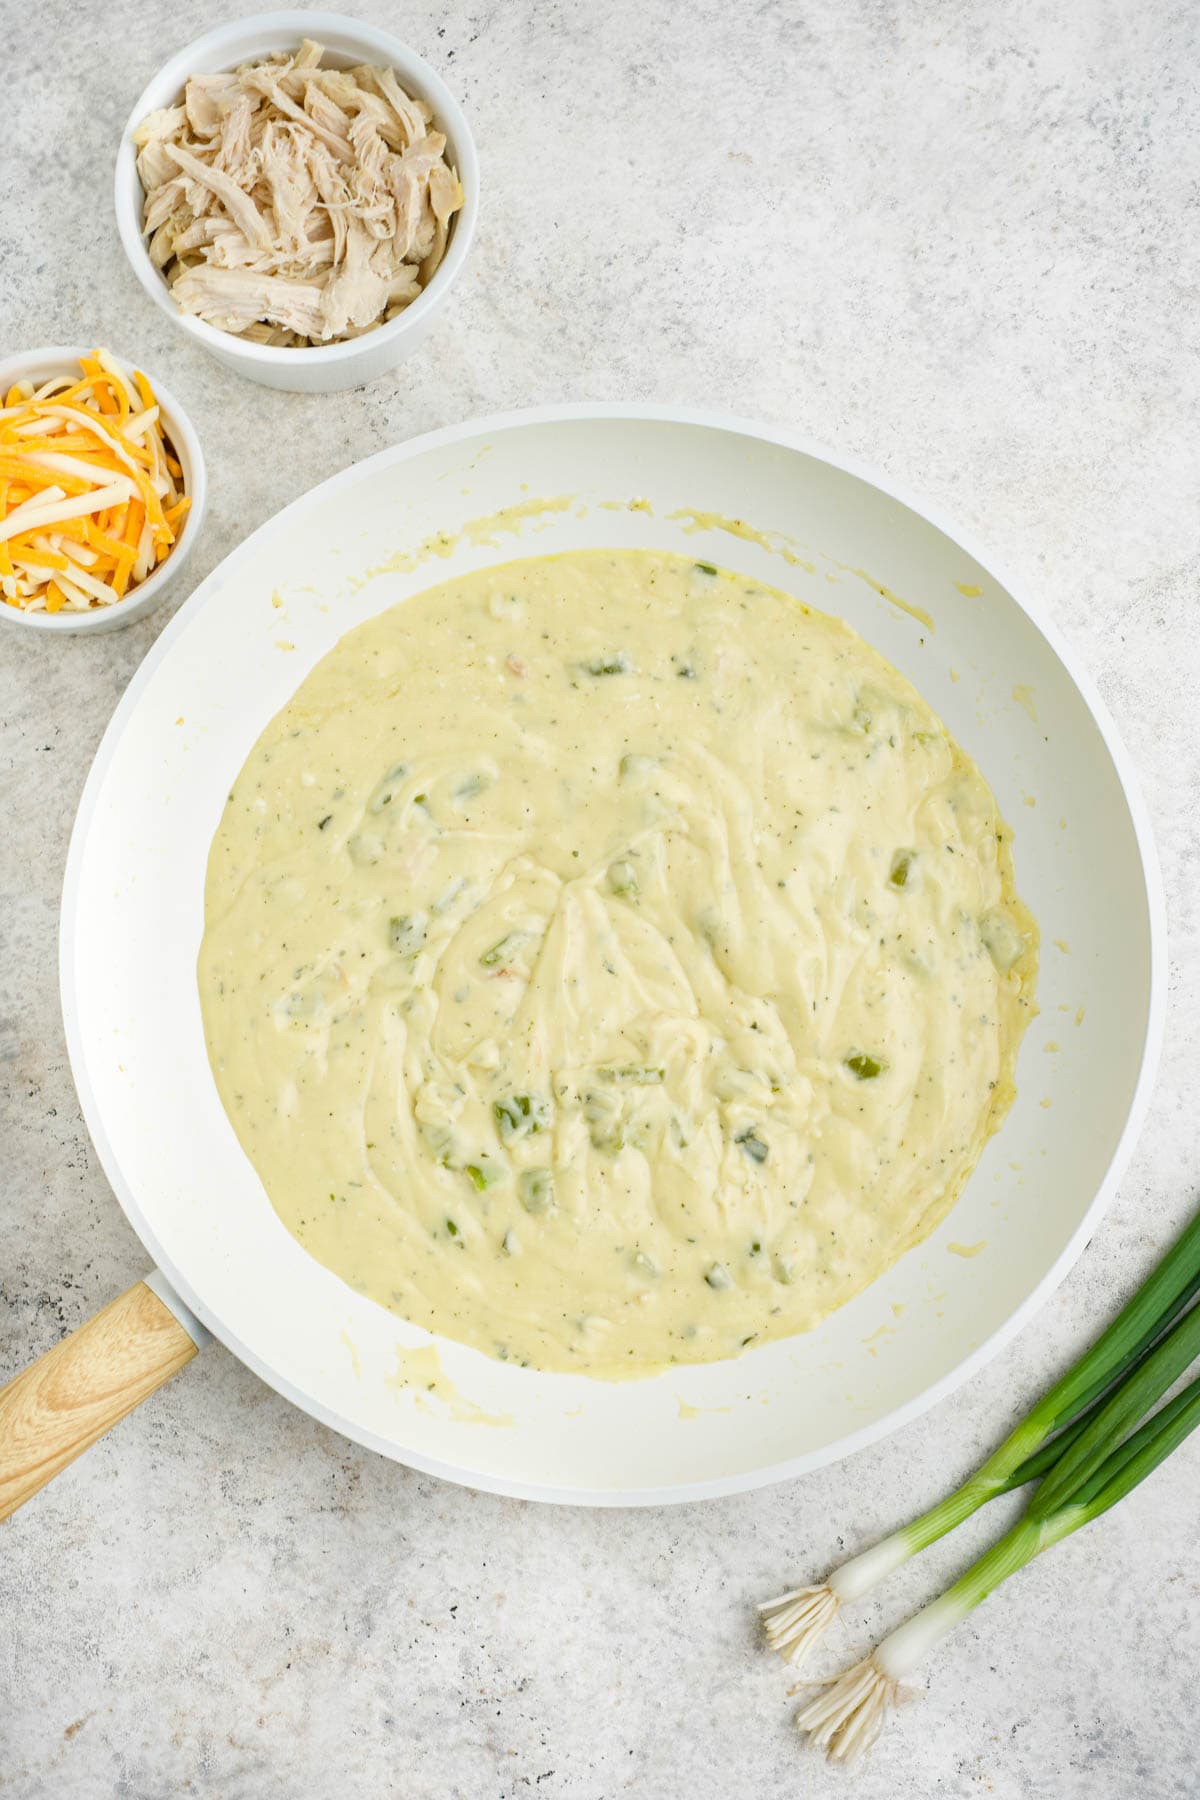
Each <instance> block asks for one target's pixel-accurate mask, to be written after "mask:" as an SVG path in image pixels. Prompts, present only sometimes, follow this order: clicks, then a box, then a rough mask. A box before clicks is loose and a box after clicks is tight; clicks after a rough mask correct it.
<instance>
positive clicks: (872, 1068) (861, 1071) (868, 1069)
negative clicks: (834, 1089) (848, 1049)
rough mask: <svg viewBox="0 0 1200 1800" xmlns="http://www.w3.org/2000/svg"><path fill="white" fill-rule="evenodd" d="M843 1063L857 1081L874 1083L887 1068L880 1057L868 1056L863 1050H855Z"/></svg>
mask: <svg viewBox="0 0 1200 1800" xmlns="http://www.w3.org/2000/svg"><path fill="white" fill-rule="evenodd" d="M845 1061H846V1067H847V1068H848V1069H849V1071H850V1073H851V1074H852V1075H855V1076H857V1077H858V1079H859V1081H874V1079H875V1077H876V1076H877V1075H882V1074H883V1071H884V1070H885V1069H886V1068H887V1063H886V1062H885V1061H884V1060H883V1058H882V1057H878V1056H868V1055H867V1053H866V1051H865V1050H855V1051H854V1052H853V1053H852V1054H851V1055H850V1056H848V1057H846V1059H845Z"/></svg>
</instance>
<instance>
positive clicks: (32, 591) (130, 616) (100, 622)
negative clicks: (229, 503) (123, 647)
mask: <svg viewBox="0 0 1200 1800" xmlns="http://www.w3.org/2000/svg"><path fill="white" fill-rule="evenodd" d="M206 492H207V482H206V479H205V471H204V457H203V453H202V452H201V449H200V441H199V439H198V438H197V436H196V433H195V431H194V430H193V429H192V426H191V424H190V422H189V420H188V418H187V415H186V414H185V413H184V411H183V409H182V408H181V407H180V405H179V403H178V401H177V400H175V399H174V398H173V397H172V395H171V394H169V393H168V392H167V390H166V389H165V388H164V387H163V386H162V385H161V384H160V383H159V382H157V381H155V380H153V379H151V377H149V376H148V375H146V374H145V373H144V372H143V371H142V370H141V369H136V368H133V367H131V366H130V365H129V364H127V363H125V362H123V361H121V360H120V359H119V358H117V357H116V356H114V355H113V354H112V352H111V351H109V350H104V349H78V348H72V347H67V348H63V347H57V346H56V347H53V348H50V349H46V350H32V351H26V352H25V353H24V354H21V355H17V356H11V357H8V358H6V359H5V360H3V361H0V623H8V624H12V625H27V626H32V627H34V628H35V629H41V630H46V631H112V630H116V629H119V627H121V626H122V625H129V624H132V622H133V621H134V619H137V618H142V617H144V615H145V614H146V613H147V612H148V611H149V610H150V608H151V607H153V606H155V605H157V604H158V602H159V601H160V600H161V599H162V598H163V596H164V595H165V593H166V591H167V588H168V586H169V584H170V583H171V582H172V581H173V579H174V578H175V576H176V575H178V573H179V571H180V569H181V567H182V565H183V563H184V561H185V560H186V558H187V556H188V555H189V554H190V552H191V549H192V546H193V544H194V543H195V541H196V538H197V536H198V535H199V530H200V523H201V519H202V516H203V513H204V505H205V498H206Z"/></svg>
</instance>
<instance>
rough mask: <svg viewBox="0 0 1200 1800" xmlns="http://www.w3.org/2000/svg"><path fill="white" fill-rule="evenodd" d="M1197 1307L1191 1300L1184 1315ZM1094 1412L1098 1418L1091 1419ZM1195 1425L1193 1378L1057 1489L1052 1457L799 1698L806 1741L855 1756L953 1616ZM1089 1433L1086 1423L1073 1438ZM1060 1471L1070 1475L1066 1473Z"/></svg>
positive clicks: (1112, 1495) (1113, 1497) (1079, 1522)
mask: <svg viewBox="0 0 1200 1800" xmlns="http://www.w3.org/2000/svg"><path fill="white" fill-rule="evenodd" d="M1195 1316H1196V1315H1195V1309H1194V1310H1193V1312H1192V1313H1191V1314H1189V1319H1190V1318H1193V1317H1195ZM1186 1323H1187V1321H1185V1324H1186ZM1181 1329H1182V1328H1181ZM1173 1335H1174V1334H1173ZM1150 1360H1153V1359H1150ZM1168 1360H1169V1359H1168ZM1147 1366H1149V1365H1148V1364H1147ZM1137 1382H1138V1377H1137V1376H1134V1377H1131V1379H1130V1381H1129V1382H1127V1383H1125V1384H1124V1385H1125V1386H1126V1387H1134V1386H1136V1384H1137ZM1160 1391H1161V1390H1160ZM1121 1392H1123V1389H1122V1390H1121V1391H1120V1392H1118V1394H1117V1396H1116V1398H1115V1399H1114V1401H1113V1402H1112V1405H1113V1407H1115V1406H1116V1403H1117V1401H1119V1400H1120V1398H1121ZM1128 1404H1133V1402H1132V1401H1130V1402H1128ZM1114 1416H1115V1415H1114ZM1100 1422H1101V1421H1100V1419H1097V1421H1096V1423H1097V1425H1098V1424H1100ZM1198 1425H1200V1378H1198V1379H1197V1380H1195V1381H1193V1382H1191V1383H1189V1385H1188V1386H1187V1387H1186V1388H1184V1389H1183V1390H1182V1392H1181V1393H1179V1394H1177V1395H1176V1396H1175V1398H1174V1399H1173V1400H1171V1401H1169V1402H1168V1404H1167V1405H1166V1406H1164V1407H1162V1408H1161V1409H1160V1411H1158V1412H1156V1413H1155V1414H1154V1415H1153V1417H1151V1418H1149V1419H1147V1420H1146V1422H1145V1423H1144V1424H1143V1425H1142V1426H1140V1427H1139V1429H1138V1430H1137V1431H1135V1432H1134V1433H1133V1434H1132V1435H1131V1436H1130V1437H1129V1438H1127V1439H1126V1440H1125V1441H1124V1442H1121V1441H1119V1439H1117V1440H1114V1439H1110V1440H1109V1443H1110V1444H1112V1443H1113V1442H1115V1443H1116V1448H1115V1449H1110V1451H1109V1453H1108V1454H1107V1455H1106V1456H1102V1457H1101V1458H1100V1459H1099V1461H1098V1462H1097V1464H1096V1466H1095V1468H1094V1469H1093V1471H1092V1473H1091V1475H1090V1477H1088V1478H1087V1479H1086V1480H1084V1481H1083V1482H1082V1483H1081V1484H1080V1485H1078V1486H1076V1487H1074V1488H1073V1489H1071V1491H1069V1492H1068V1493H1067V1495H1066V1497H1065V1498H1063V1497H1062V1494H1061V1492H1060V1490H1059V1485H1058V1484H1057V1483H1055V1476H1056V1475H1057V1474H1058V1472H1059V1468H1060V1466H1061V1465H1058V1464H1056V1465H1055V1468H1054V1469H1053V1470H1052V1471H1051V1474H1050V1475H1049V1476H1047V1478H1046V1480H1045V1481H1043V1482H1042V1484H1041V1486H1040V1487H1039V1488H1037V1489H1036V1490H1035V1492H1034V1495H1033V1498H1032V1499H1031V1501H1030V1502H1029V1505H1028V1506H1027V1507H1026V1509H1025V1512H1024V1514H1023V1516H1022V1517H1021V1518H1020V1519H1018V1521H1017V1523H1016V1524H1015V1525H1014V1526H1013V1527H1012V1528H1011V1529H1010V1530H1009V1531H1006V1532H1005V1534H1004V1536H1003V1537H1002V1538H1000V1540H999V1541H998V1542H997V1543H995V1544H993V1545H992V1547H991V1549H990V1550H986V1551H985V1552H984V1554H983V1555H982V1556H981V1557H980V1558H979V1559H978V1561H976V1562H974V1563H972V1565H971V1567H970V1568H969V1569H968V1570H967V1571H966V1573H965V1574H964V1575H960V1576H959V1578H958V1580H957V1581H956V1582H955V1583H954V1585H953V1587H949V1588H947V1589H946V1592H945V1593H944V1594H942V1595H940V1596H939V1597H938V1599H936V1600H934V1601H932V1602H931V1603H930V1604H929V1605H928V1606H926V1607H923V1608H922V1610H921V1611H920V1612H919V1613H916V1614H915V1615H914V1616H913V1617H912V1618H911V1619H908V1620H906V1621H905V1623H904V1624H903V1625H901V1626H900V1627H899V1628H898V1630H896V1631H893V1632H891V1633H890V1634H889V1635H888V1636H887V1637H885V1638H884V1640H883V1642H882V1643H881V1644H879V1645H877V1646H876V1649H875V1651H874V1652H873V1654H872V1655H871V1656H869V1657H867V1658H866V1659H865V1661H863V1662H860V1663H858V1664H856V1665H855V1667H854V1668H852V1669H848V1670H847V1671H846V1673H845V1674H844V1675H839V1676H838V1677H837V1679H836V1680H835V1681H832V1682H830V1683H829V1684H828V1685H827V1687H826V1689H825V1691H824V1692H823V1693H821V1694H819V1695H818V1696H817V1698H816V1699H815V1700H811V1701H810V1702H809V1703H808V1705H807V1706H804V1707H802V1708H801V1710H800V1712H799V1713H798V1714H797V1717H796V1724H797V1725H798V1726H799V1728H800V1730H801V1731H807V1732H808V1733H809V1735H810V1737H811V1739H812V1742H813V1743H814V1744H815V1745H816V1746H817V1747H818V1748H819V1749H824V1750H827V1751H828V1753H829V1755H830V1756H831V1757H832V1758H834V1759H836V1760H839V1761H843V1762H853V1761H855V1760H856V1759H857V1758H858V1757H859V1756H861V1755H862V1753H863V1751H864V1750H867V1749H869V1748H870V1746H871V1745H872V1744H873V1743H874V1742H875V1739H876V1738H877V1737H878V1736H879V1733H880V1732H881V1731H882V1729H883V1727H884V1725H885V1724H886V1722H887V1718H888V1714H889V1713H890V1712H891V1710H892V1708H893V1707H894V1706H895V1705H896V1703H897V1701H898V1699H899V1697H900V1688H901V1684H902V1683H903V1682H905V1681H907V1680H908V1678H909V1676H910V1675H911V1674H912V1673H913V1671H914V1670H915V1669H916V1668H917V1667H918V1665H919V1664H920V1663H922V1662H923V1661H924V1660H925V1658H926V1657H927V1656H928V1655H929V1653H930V1651H931V1650H933V1649H934V1647H935V1646H936V1645H937V1644H939V1643H941V1641H942V1639H943V1638H944V1637H946V1636H947V1635H948V1634H949V1633H950V1632H951V1631H953V1630H954V1628H955V1626H956V1625H961V1623H962V1622H963V1620H964V1619H965V1618H967V1617H968V1616H969V1614H970V1613H972V1612H973V1611H974V1610H975V1608H976V1607H977V1606H979V1605H980V1604H981V1603H982V1602H983V1601H984V1600H986V1599H987V1597H988V1595H989V1594H990V1593H992V1592H994V1590H995V1589H996V1588H998V1587H999V1586H1000V1583H1001V1582H1002V1581H1007V1580H1008V1579H1009V1577H1010V1576H1011V1575H1015V1574H1016V1573H1017V1571H1018V1570H1019V1569H1023V1568H1024V1567H1025V1565H1026V1563H1030V1562H1032V1561H1033V1559H1034V1557H1035V1556H1040V1555H1041V1553H1042V1551H1043V1550H1049V1549H1050V1548H1051V1546H1052V1545H1054V1544H1061V1542H1062V1541H1063V1539H1064V1538H1067V1537H1070V1535H1071V1533H1072V1532H1074V1531H1078V1530H1079V1529H1080V1527H1081V1526H1084V1525H1090V1524H1091V1522H1092V1520H1093V1519H1098V1518H1099V1517H1100V1515H1101V1513H1105V1512H1107V1511H1108V1510H1109V1508H1110V1507H1112V1506H1115V1505H1116V1504H1117V1501H1118V1500H1123V1499H1124V1497H1125V1495H1126V1494H1128V1493H1129V1492H1130V1490H1131V1489H1132V1488H1135V1487H1136V1486H1137V1485H1138V1483H1139V1482H1141V1481H1144V1480H1145V1479H1146V1477H1147V1475H1150V1474H1151V1473H1152V1472H1153V1471H1154V1470H1155V1469H1156V1468H1157V1467H1158V1465H1159V1463H1161V1462H1164V1461H1165V1460H1166V1458H1167V1457H1168V1456H1170V1454H1171V1452H1172V1451H1173V1450H1176V1449H1178V1447H1179V1445H1180V1444H1181V1443H1182V1442H1183V1440H1184V1438H1185V1437H1187V1436H1188V1434H1189V1433H1190V1432H1192V1431H1195V1429H1196V1427H1197V1426H1198ZM1087 1436H1088V1433H1086V1432H1085V1433H1084V1434H1083V1436H1082V1437H1081V1438H1080V1440H1079V1444H1080V1445H1082V1442H1083V1438H1084V1437H1087ZM1077 1448H1078V1446H1077ZM1070 1460H1071V1457H1070V1455H1068V1456H1067V1457H1066V1458H1064V1462H1070ZM1062 1479H1063V1481H1065V1482H1066V1481H1069V1477H1068V1476H1066V1475H1064V1476H1063V1478H1062Z"/></svg>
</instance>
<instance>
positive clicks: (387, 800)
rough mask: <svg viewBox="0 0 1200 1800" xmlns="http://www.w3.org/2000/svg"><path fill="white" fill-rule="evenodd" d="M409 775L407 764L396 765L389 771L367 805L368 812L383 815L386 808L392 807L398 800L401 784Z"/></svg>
mask: <svg viewBox="0 0 1200 1800" xmlns="http://www.w3.org/2000/svg"><path fill="white" fill-rule="evenodd" d="M407 774H408V766H407V764H406V763H396V764H395V766H394V767H393V768H391V769H389V770H388V772H387V774H386V775H385V776H384V778H383V780H382V781H381V782H380V784H379V786H378V787H377V788H376V789H375V792H374V793H373V794H372V795H371V798H370V801H369V803H368V805H367V811H368V812H373V813H381V812H382V811H383V809H384V807H385V806H390V805H391V804H392V801H393V800H394V799H395V798H396V794H397V792H398V790H399V787H400V783H401V782H402V781H403V780H404V777H405V776H406V775H407Z"/></svg>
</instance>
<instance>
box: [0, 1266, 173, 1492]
mask: <svg viewBox="0 0 1200 1800" xmlns="http://www.w3.org/2000/svg"><path fill="white" fill-rule="evenodd" d="M160 1296H162V1297H160ZM207 1342H208V1332H207V1331H206V1330H205V1329H204V1326H203V1325H201V1324H200V1322H199V1320H198V1319H194V1318H193V1317H192V1315H191V1313H190V1312H188V1310H187V1308H186V1307H185V1306H184V1305H183V1303H182V1301H180V1300H179V1299H178V1298H177V1297H176V1295H175V1294H174V1293H173V1292H172V1290H171V1288H170V1287H169V1285H168V1284H167V1283H166V1281H165V1280H164V1279H163V1277H162V1276H161V1275H160V1274H159V1272H158V1270H157V1269H155V1270H154V1272H153V1273H152V1274H151V1275H148V1276H147V1277H146V1279H145V1280H144V1281H135V1282H134V1284H133V1286H132V1287H131V1288H127V1289H126V1291H125V1292H124V1293H123V1294H121V1295H119V1296H118V1297H117V1299H115V1300H111V1301H110V1302H109V1304H108V1305H107V1306H106V1307H104V1308H103V1309H102V1310H101V1311H100V1312H98V1313H97V1314H96V1316H95V1318H94V1319H89V1320H88V1321H87V1323H86V1324H84V1325H80V1326H79V1327H78V1328H77V1330H75V1331H73V1332H72V1333H71V1334H70V1336H69V1337H65V1338H63V1339H62V1341H61V1343H58V1344H55V1345H54V1346H53V1348H52V1349H50V1350H47V1351H46V1353H45V1355H44V1356H39V1358H38V1360H37V1361H36V1362H34V1363H30V1365H29V1367H28V1368H27V1369H23V1370H22V1371H21V1373H20V1374H19V1375H17V1376H14V1378H13V1380H12V1381H10V1382H9V1384H8V1386H7V1387H4V1388H0V1520H3V1519H7V1518H8V1517H9V1515H10V1514H11V1513H14V1512H16V1510H17V1508H18V1506H23V1505H24V1504H25V1502H26V1500H29V1499H31V1498H32V1496H33V1495H34V1494H36V1493H37V1491H38V1489H39V1488H42V1487H45V1485H46V1483H47V1482H48V1481H51V1480H53V1478H54V1476H56V1475H57V1474H58V1473H59V1471H60V1470H61V1469H65V1468H66V1466H67V1464H68V1463H70V1462H74V1460H75V1458H76V1457H77V1456H78V1455H79V1454H80V1453H81V1451H84V1450H86V1449H87V1447H88V1445H89V1444H94V1443H95V1441H96V1439H97V1438H98V1437H103V1435H104V1433H105V1432H106V1431H108V1430H109V1429H110V1427H111V1426H113V1425H115V1424H116V1423H117V1421H118V1420H119V1419H123V1418H124V1417H125V1414H126V1413H127V1412H132V1410H133V1408H134V1407H135V1406H137V1404H138V1403H139V1401H142V1400H145V1399H146V1398H147V1397H148V1396H149V1395H150V1394H152V1393H153V1392H154V1390H155V1388H159V1387H161V1386H162V1384H163V1382H164V1381H168V1380H169V1379H170V1377H171V1376H172V1375H174V1374H176V1373H177V1371H178V1370H180V1369H182V1368H183V1366H184V1364H185V1363H188V1362H190V1361H191V1360H192V1358H193V1356H195V1354H196V1352H197V1350H199V1349H200V1348H202V1346H203V1345H204V1344H205V1343H207Z"/></svg>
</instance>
